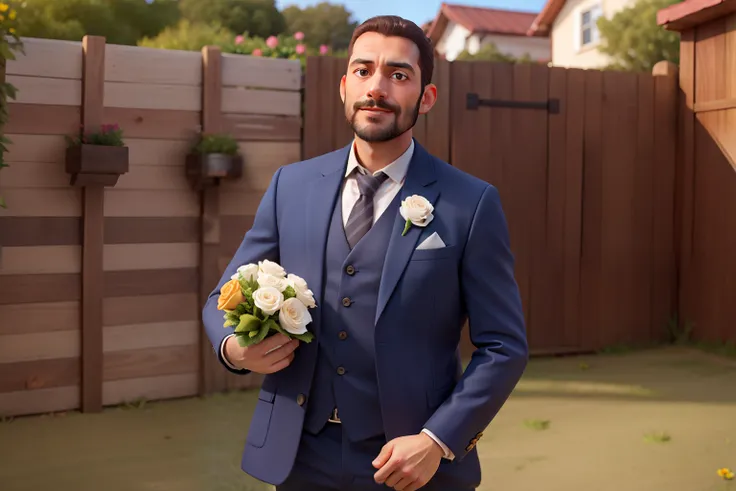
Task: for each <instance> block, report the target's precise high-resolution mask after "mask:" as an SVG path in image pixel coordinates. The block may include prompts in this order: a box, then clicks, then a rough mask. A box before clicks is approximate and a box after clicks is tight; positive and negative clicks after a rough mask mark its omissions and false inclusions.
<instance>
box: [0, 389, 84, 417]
mask: <svg viewBox="0 0 736 491" xmlns="http://www.w3.org/2000/svg"><path fill="white" fill-rule="evenodd" d="M77 407H79V386H69V387H55V388H50V389H39V390H23V391H16V392H6V393H0V415H3V416H22V415H31V414H42V413H48V412H56V411H67V410H71V409H76V408H77Z"/></svg>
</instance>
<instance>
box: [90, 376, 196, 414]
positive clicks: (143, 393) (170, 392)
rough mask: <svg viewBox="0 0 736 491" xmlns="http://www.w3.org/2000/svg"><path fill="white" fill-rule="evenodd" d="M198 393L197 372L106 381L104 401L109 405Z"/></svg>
mask: <svg viewBox="0 0 736 491" xmlns="http://www.w3.org/2000/svg"><path fill="white" fill-rule="evenodd" d="M196 393H197V374H196V373H185V374H179V375H164V376H161V377H142V378H132V379H126V380H113V381H108V382H105V383H104V384H103V386H102V394H103V395H102V401H103V404H104V405H106V406H108V405H112V404H120V403H124V402H131V401H135V400H138V399H141V398H142V399H145V400H149V401H152V400H159V399H172V398H177V397H187V396H193V395H195V394H196Z"/></svg>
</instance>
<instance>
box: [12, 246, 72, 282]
mask: <svg viewBox="0 0 736 491" xmlns="http://www.w3.org/2000/svg"><path fill="white" fill-rule="evenodd" d="M81 270H82V248H81V247H80V246H78V245H57V246H21V247H5V248H3V253H2V256H0V275H11V274H12V275H24V274H55V273H79V272H81Z"/></svg>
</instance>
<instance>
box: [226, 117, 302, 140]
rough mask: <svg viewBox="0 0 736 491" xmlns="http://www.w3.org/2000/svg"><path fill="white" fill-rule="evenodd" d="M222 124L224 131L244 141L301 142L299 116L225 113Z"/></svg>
mask: <svg viewBox="0 0 736 491" xmlns="http://www.w3.org/2000/svg"><path fill="white" fill-rule="evenodd" d="M222 124H223V128H222V129H223V131H225V132H227V133H230V134H231V135H233V137H234V138H236V139H238V140H242V141H254V140H257V141H298V142H300V141H301V131H302V121H301V118H300V117H298V116H278V115H277V116H264V115H258V114H233V113H224V114H223V115H222Z"/></svg>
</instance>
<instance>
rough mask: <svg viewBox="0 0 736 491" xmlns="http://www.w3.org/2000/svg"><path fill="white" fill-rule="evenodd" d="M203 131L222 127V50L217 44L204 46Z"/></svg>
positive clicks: (206, 131)
mask: <svg viewBox="0 0 736 491" xmlns="http://www.w3.org/2000/svg"><path fill="white" fill-rule="evenodd" d="M201 97H202V101H203V103H202V131H203V132H204V133H219V132H220V131H221V129H222V108H223V93H222V51H221V50H220V48H219V47H217V46H205V47H203V48H202V95H201Z"/></svg>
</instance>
